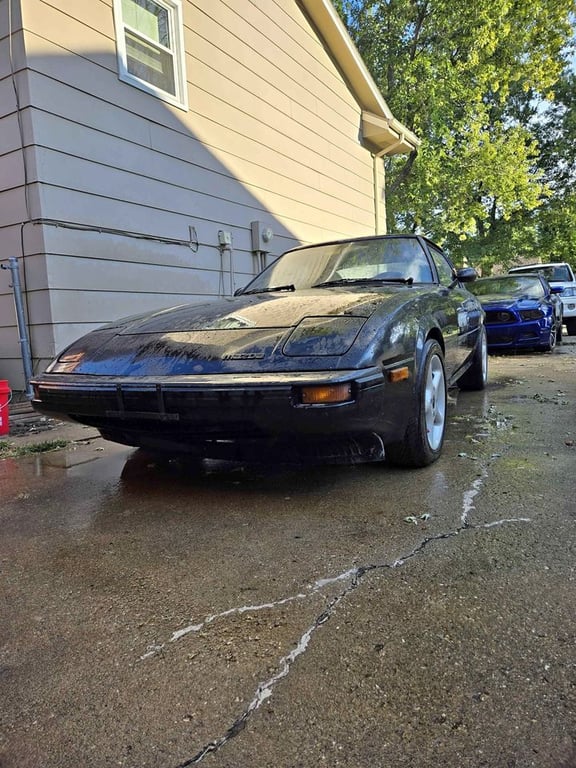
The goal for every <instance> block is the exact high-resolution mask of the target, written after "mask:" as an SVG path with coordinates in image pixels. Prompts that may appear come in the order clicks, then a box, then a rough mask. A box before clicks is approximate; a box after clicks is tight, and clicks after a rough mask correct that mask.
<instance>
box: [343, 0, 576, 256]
mask: <svg viewBox="0 0 576 768" xmlns="http://www.w3.org/2000/svg"><path fill="white" fill-rule="evenodd" d="M336 6H337V8H338V10H339V11H340V13H341V15H342V18H343V19H344V21H345V23H346V24H347V26H348V29H349V31H350V34H351V36H352V38H353V39H354V40H355V42H356V45H357V47H358V49H359V51H360V53H361V55H362V57H363V58H364V60H365V62H366V64H367V66H368V67H369V69H370V71H371V73H372V75H373V77H374V79H375V81H376V83H377V85H378V86H379V88H380V90H381V91H382V93H383V95H384V97H385V99H386V101H387V102H388V104H389V105H390V107H391V109H392V111H393V113H394V114H395V116H396V117H397V118H398V119H399V120H400V121H401V122H403V123H404V124H405V125H406V126H407V127H408V128H410V129H411V130H413V131H414V132H415V133H416V134H417V135H418V136H419V137H420V138H421V139H422V146H421V148H420V150H419V151H418V152H413V153H412V154H411V155H410V156H409V157H407V158H406V157H393V158H389V159H388V160H387V161H386V173H387V208H388V214H389V221H388V227H389V229H390V230H391V231H395V230H396V231H397V230H400V231H418V232H423V233H425V234H427V235H429V236H431V237H433V238H434V239H436V240H437V241H439V242H441V243H443V244H444V245H445V246H447V247H448V248H449V250H450V251H451V253H452V255H453V257H454V258H456V259H457V260H459V261H460V260H463V259H466V260H467V261H468V262H469V263H472V264H482V265H483V266H484V267H488V266H490V264H493V263H496V262H501V261H502V260H503V258H504V257H505V258H508V259H510V260H514V259H516V258H519V257H520V256H526V255H529V254H531V253H532V252H533V251H534V248H535V247H536V245H537V242H538V237H537V222H536V217H535V216H534V212H535V211H537V210H538V208H539V207H541V206H542V205H543V204H544V203H545V202H546V201H547V200H548V199H549V197H550V196H552V195H553V194H554V188H553V186H552V184H551V180H550V179H549V177H548V176H547V174H546V172H545V169H544V168H543V167H542V166H541V165H540V164H539V145H538V136H537V132H536V131H535V130H534V126H533V120H534V116H535V114H537V110H538V104H539V103H540V102H542V100H544V99H548V101H549V102H552V100H553V98H554V94H553V90H552V89H553V86H554V85H555V84H556V83H557V82H558V81H559V78H560V76H561V72H562V69H563V66H564V64H565V57H566V45H567V42H568V41H569V39H570V35H571V31H572V30H571V26H570V13H571V12H572V13H573V12H575V11H576V0H501V1H500V2H499V3H494V2H493V1H492V0H476V1H475V2H474V3H464V2H456V1H455V0H337V2H336ZM520 223H521V226H518V224H520Z"/></svg>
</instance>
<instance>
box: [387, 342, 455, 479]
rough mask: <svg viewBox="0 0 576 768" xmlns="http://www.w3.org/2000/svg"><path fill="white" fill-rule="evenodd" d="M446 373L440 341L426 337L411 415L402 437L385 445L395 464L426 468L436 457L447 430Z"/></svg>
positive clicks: (390, 459) (388, 458)
mask: <svg viewBox="0 0 576 768" xmlns="http://www.w3.org/2000/svg"><path fill="white" fill-rule="evenodd" d="M446 402H447V397H446V374H445V371H444V355H443V354H442V348H441V347H440V344H438V342H437V341H435V340H434V339H428V341H427V342H426V344H425V346H424V354H423V357H422V364H421V366H420V370H419V372H418V379H417V384H416V391H415V399H414V414H413V415H412V416H411V418H410V420H409V422H408V426H407V428H406V433H405V435H404V439H403V440H399V441H397V442H394V443H389V444H388V445H386V446H385V451H386V459H387V461H388V463H389V464H392V465H394V466H397V467H426V466H427V465H428V464H432V463H433V462H434V461H436V459H438V458H439V456H440V454H441V452H442V445H443V443H444V435H445V432H446Z"/></svg>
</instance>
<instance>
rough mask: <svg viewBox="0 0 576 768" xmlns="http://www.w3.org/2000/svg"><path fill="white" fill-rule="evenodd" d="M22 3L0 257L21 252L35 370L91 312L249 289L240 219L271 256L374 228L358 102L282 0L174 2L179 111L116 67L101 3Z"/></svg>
mask: <svg viewBox="0 0 576 768" xmlns="http://www.w3.org/2000/svg"><path fill="white" fill-rule="evenodd" d="M20 3H21V12H22V20H23V28H24V33H23V36H22V35H15V36H13V45H14V42H16V43H17V44H18V45H20V46H22V44H23V41H24V42H25V48H26V53H25V55H24V50H23V48H22V47H21V48H20V49H19V51H18V54H19V57H18V62H17V64H18V66H19V67H20V70H19V72H18V75H17V77H18V80H17V85H18V92H19V97H20V107H21V113H20V114H21V124H20V125H19V124H18V120H17V119H16V117H17V115H16V108H15V97H14V88H13V85H12V77H13V76H12V71H11V69H13V68H14V64H12V67H11V66H10V62H9V61H8V62H6V57H7V53H6V50H7V39H8V38H7V19H6V16H5V12H4V16H3V17H2V16H0V25H1V26H0V96H1V95H3V94H4V93H6V94H7V98H6V99H5V100H3V99H2V98H0V136H2V139H1V141H0V211H2V213H0V259H6V258H8V257H9V256H11V255H16V256H18V257H19V258H20V263H21V276H22V279H23V282H24V284H25V288H26V299H27V312H28V318H29V323H30V335H31V346H32V351H33V355H34V366H35V369H36V370H41V369H42V368H43V367H44V366H45V364H46V363H47V362H48V360H49V359H50V358H51V357H52V356H53V355H54V354H55V353H56V352H57V351H59V350H60V349H61V348H62V347H63V346H65V345H66V344H68V343H69V342H71V341H72V340H73V339H75V338H76V337H78V336H79V335H80V334H82V333H84V332H86V331H88V330H90V329H92V328H95V327H97V326H99V325H101V324H102V323H105V322H107V321H110V320H112V319H115V318H117V317H120V316H123V315H129V314H133V313H135V312H138V311H145V310H148V309H157V308H161V307H164V306H168V305H170V304H174V303H183V302H187V301H202V300H213V299H214V298H216V297H218V296H219V295H223V294H224V295H228V294H230V293H231V292H232V291H233V290H234V289H235V288H236V287H239V286H241V285H243V284H245V283H246V282H247V281H248V280H249V279H250V278H251V276H252V275H253V274H254V273H255V271H256V270H257V266H258V265H257V263H256V260H255V258H254V255H253V253H252V246H251V228H250V225H251V222H252V221H262V222H264V223H265V224H266V226H269V227H270V228H271V229H272V230H273V232H274V239H273V240H272V243H271V247H272V251H271V254H270V256H269V257H268V258H269V259H271V258H273V257H274V256H276V255H278V254H280V253H281V252H282V251H283V250H285V249H286V248H288V247H291V246H293V245H296V244H299V243H301V242H311V241H316V240H323V239H331V238H338V237H345V236H349V235H367V234H372V233H373V232H374V220H375V217H374V199H373V197H374V191H373V175H372V157H371V155H370V152H369V151H368V150H367V149H366V148H365V147H363V146H362V144H361V143H360V139H359V133H360V121H361V109H360V106H359V105H358V103H357V102H356V100H355V98H354V96H353V95H352V93H351V92H350V90H349V88H348V87H347V85H346V83H345V81H344V80H343V78H342V76H341V74H340V73H339V71H338V69H337V67H336V65H335V64H334V62H333V61H332V58H331V56H330V55H329V53H328V52H327V51H326V49H325V47H324V46H323V44H322V42H321V41H320V39H319V37H318V35H317V33H316V31H315V30H314V28H313V27H312V26H311V24H310V23H309V21H308V19H307V18H306V16H305V15H304V13H303V12H302V10H301V8H300V6H299V4H298V3H297V2H296V1H295V0H277V1H275V0H242V3H238V2H236V0H229V1H228V2H226V1H225V0H210V2H208V1H207V0H203V1H202V2H200V0H197V1H196V2H191V1H190V0H183V19H184V26H185V29H184V39H185V49H186V70H187V80H188V103H189V109H188V111H184V110H182V109H179V108H177V107H174V106H172V105H170V104H168V103H166V102H164V101H161V100H159V99H158V98H156V97H155V96H152V95H150V94H147V93H145V92H143V91H140V90H139V89H137V88H135V87H133V86H131V85H128V84H126V83H124V82H121V81H120V80H119V79H118V68H117V61H116V46H115V32H114V18H113V12H112V0H91V2H89V3H78V2H77V0H52V1H51V2H48V1H47V0H20ZM5 5H6V4H0V8H2V7H3V6H5ZM22 142H23V143H24V146H25V148H26V149H25V153H26V154H25V158H26V168H25V169H24V164H23V161H22V148H21V144H22ZM7 179H9V180H8V181H7ZM24 179H26V181H27V182H28V200H26V197H25V195H24V192H23V182H24ZM3 196H4V197H3ZM48 220H49V221H48ZM25 222H28V223H25ZM22 223H24V228H23V229H24V231H23V237H22V241H23V242H24V251H25V257H24V258H22V253H21V246H20V240H21V238H20V227H21V224H22ZM219 230H226V231H228V232H230V233H231V235H232V253H231V254H229V253H227V252H225V253H223V254H222V253H221V252H220V250H219V248H218V232H219ZM5 235H7V236H8V241H9V242H10V243H11V245H10V248H12V249H16V252H14V251H11V252H8V251H6V246H5V245H4V242H5V241H4V237H5ZM7 274H8V273H6V272H3V273H1V282H0V327H2V328H3V329H4V330H3V333H2V334H0V341H2V342H3V346H2V351H1V352H0V378H9V379H10V380H11V381H12V380H14V379H15V378H16V379H21V375H20V372H19V371H17V370H16V368H17V367H18V366H20V363H19V351H18V348H17V343H15V342H16V340H17V333H16V329H15V322H14V320H13V319H12V317H13V314H14V312H13V306H12V305H11V295H10V292H9V290H8V289H7V287H6V286H7V283H8V282H9V281H8V280H7V279H5V278H6V276H7ZM9 300H10V301H9ZM4 344H6V349H5V348H4ZM20 367H21V366H20Z"/></svg>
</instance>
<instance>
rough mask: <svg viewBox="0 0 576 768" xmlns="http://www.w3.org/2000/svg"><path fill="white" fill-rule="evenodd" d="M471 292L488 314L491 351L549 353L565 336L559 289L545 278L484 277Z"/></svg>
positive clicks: (525, 275) (520, 276) (531, 275)
mask: <svg viewBox="0 0 576 768" xmlns="http://www.w3.org/2000/svg"><path fill="white" fill-rule="evenodd" d="M468 290H469V291H471V292H472V293H474V294H475V295H476V297H477V298H478V299H479V300H480V302H481V304H482V307H483V308H484V311H485V312H486V321H485V322H486V332H487V335H488V349H489V350H491V351H496V350H507V349H510V350H515V349H537V350H540V351H542V352H550V351H552V350H553V349H554V347H555V346H556V343H557V341H559V340H560V338H561V336H562V304H561V302H560V300H559V298H558V296H557V293H558V290H557V289H555V288H551V287H550V285H549V284H548V282H547V281H546V279H545V278H544V277H542V275H539V274H523V275H502V276H498V277H483V278H480V279H478V280H476V281H475V282H474V283H471V284H470V285H469V286H468Z"/></svg>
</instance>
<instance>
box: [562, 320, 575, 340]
mask: <svg viewBox="0 0 576 768" xmlns="http://www.w3.org/2000/svg"><path fill="white" fill-rule="evenodd" d="M564 324H565V326H566V332H567V333H568V336H576V318H572V317H571V318H570V319H569V320H564Z"/></svg>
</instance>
